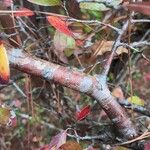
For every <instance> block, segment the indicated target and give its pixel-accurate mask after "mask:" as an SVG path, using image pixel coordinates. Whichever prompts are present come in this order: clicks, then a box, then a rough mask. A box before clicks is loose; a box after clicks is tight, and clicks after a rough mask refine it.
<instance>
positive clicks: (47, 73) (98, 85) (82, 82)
mask: <svg viewBox="0 0 150 150" xmlns="http://www.w3.org/2000/svg"><path fill="white" fill-rule="evenodd" d="M8 56H9V61H10V64H11V66H12V67H14V68H16V69H18V70H21V71H23V72H25V73H28V74H30V75H36V76H39V77H41V78H43V79H45V80H47V81H50V80H53V81H54V82H57V83H59V84H61V85H62V86H66V87H68V88H71V89H73V90H77V91H80V92H82V93H85V94H87V95H89V96H91V97H92V98H94V99H96V100H97V102H98V103H99V104H100V105H101V107H102V108H103V109H104V111H105V112H106V113H107V115H108V117H109V118H110V119H111V121H112V122H113V123H114V126H115V127H116V129H117V131H118V133H119V134H120V135H121V137H122V138H125V139H131V138H133V137H135V136H137V132H136V129H135V127H134V126H133V124H132V122H131V120H130V119H129V117H128V116H127V115H126V112H125V111H124V109H122V107H121V106H120V105H119V104H118V103H117V101H116V98H115V97H113V96H112V95H111V93H110V91H109V89H108V87H107V84H106V77H105V76H103V75H101V76H99V75H98V76H90V75H86V74H84V73H81V72H79V71H77V70H71V69H70V68H67V67H62V66H60V65H57V64H53V63H51V62H48V61H45V60H42V59H39V58H35V57H33V56H30V55H29V54H27V53H25V52H23V50H21V49H8Z"/></svg>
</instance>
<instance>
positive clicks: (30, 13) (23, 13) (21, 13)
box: [14, 8, 34, 17]
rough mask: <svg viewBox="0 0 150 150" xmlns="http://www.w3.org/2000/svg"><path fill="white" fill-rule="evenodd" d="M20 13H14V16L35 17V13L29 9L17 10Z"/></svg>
mask: <svg viewBox="0 0 150 150" xmlns="http://www.w3.org/2000/svg"><path fill="white" fill-rule="evenodd" d="M17 11H18V12H15V13H14V16H16V17H24V16H33V15H34V12H33V11H32V10H30V9H27V8H21V9H18V10H17Z"/></svg>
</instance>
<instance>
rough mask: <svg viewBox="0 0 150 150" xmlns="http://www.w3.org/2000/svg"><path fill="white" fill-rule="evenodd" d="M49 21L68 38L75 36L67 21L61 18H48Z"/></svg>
mask: <svg viewBox="0 0 150 150" xmlns="http://www.w3.org/2000/svg"><path fill="white" fill-rule="evenodd" d="M47 20H48V22H49V23H50V24H51V25H52V26H53V27H54V28H56V29H57V30H58V31H60V32H62V33H64V34H66V35H68V36H73V32H72V31H71V30H70V29H69V28H68V23H67V22H66V21H64V20H62V19H61V18H60V17H56V16H47Z"/></svg>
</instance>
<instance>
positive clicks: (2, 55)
mask: <svg viewBox="0 0 150 150" xmlns="http://www.w3.org/2000/svg"><path fill="white" fill-rule="evenodd" d="M9 77H10V70H9V62H8V57H7V53H6V49H5V47H4V45H3V43H2V42H1V41H0V84H6V83H8V81H9Z"/></svg>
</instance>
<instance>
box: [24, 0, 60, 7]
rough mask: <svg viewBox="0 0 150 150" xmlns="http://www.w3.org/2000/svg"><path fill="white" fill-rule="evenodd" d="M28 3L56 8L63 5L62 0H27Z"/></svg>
mask: <svg viewBox="0 0 150 150" xmlns="http://www.w3.org/2000/svg"><path fill="white" fill-rule="evenodd" d="M27 1H29V2H31V3H33V4H37V5H41V6H56V5H60V4H61V0H27Z"/></svg>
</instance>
